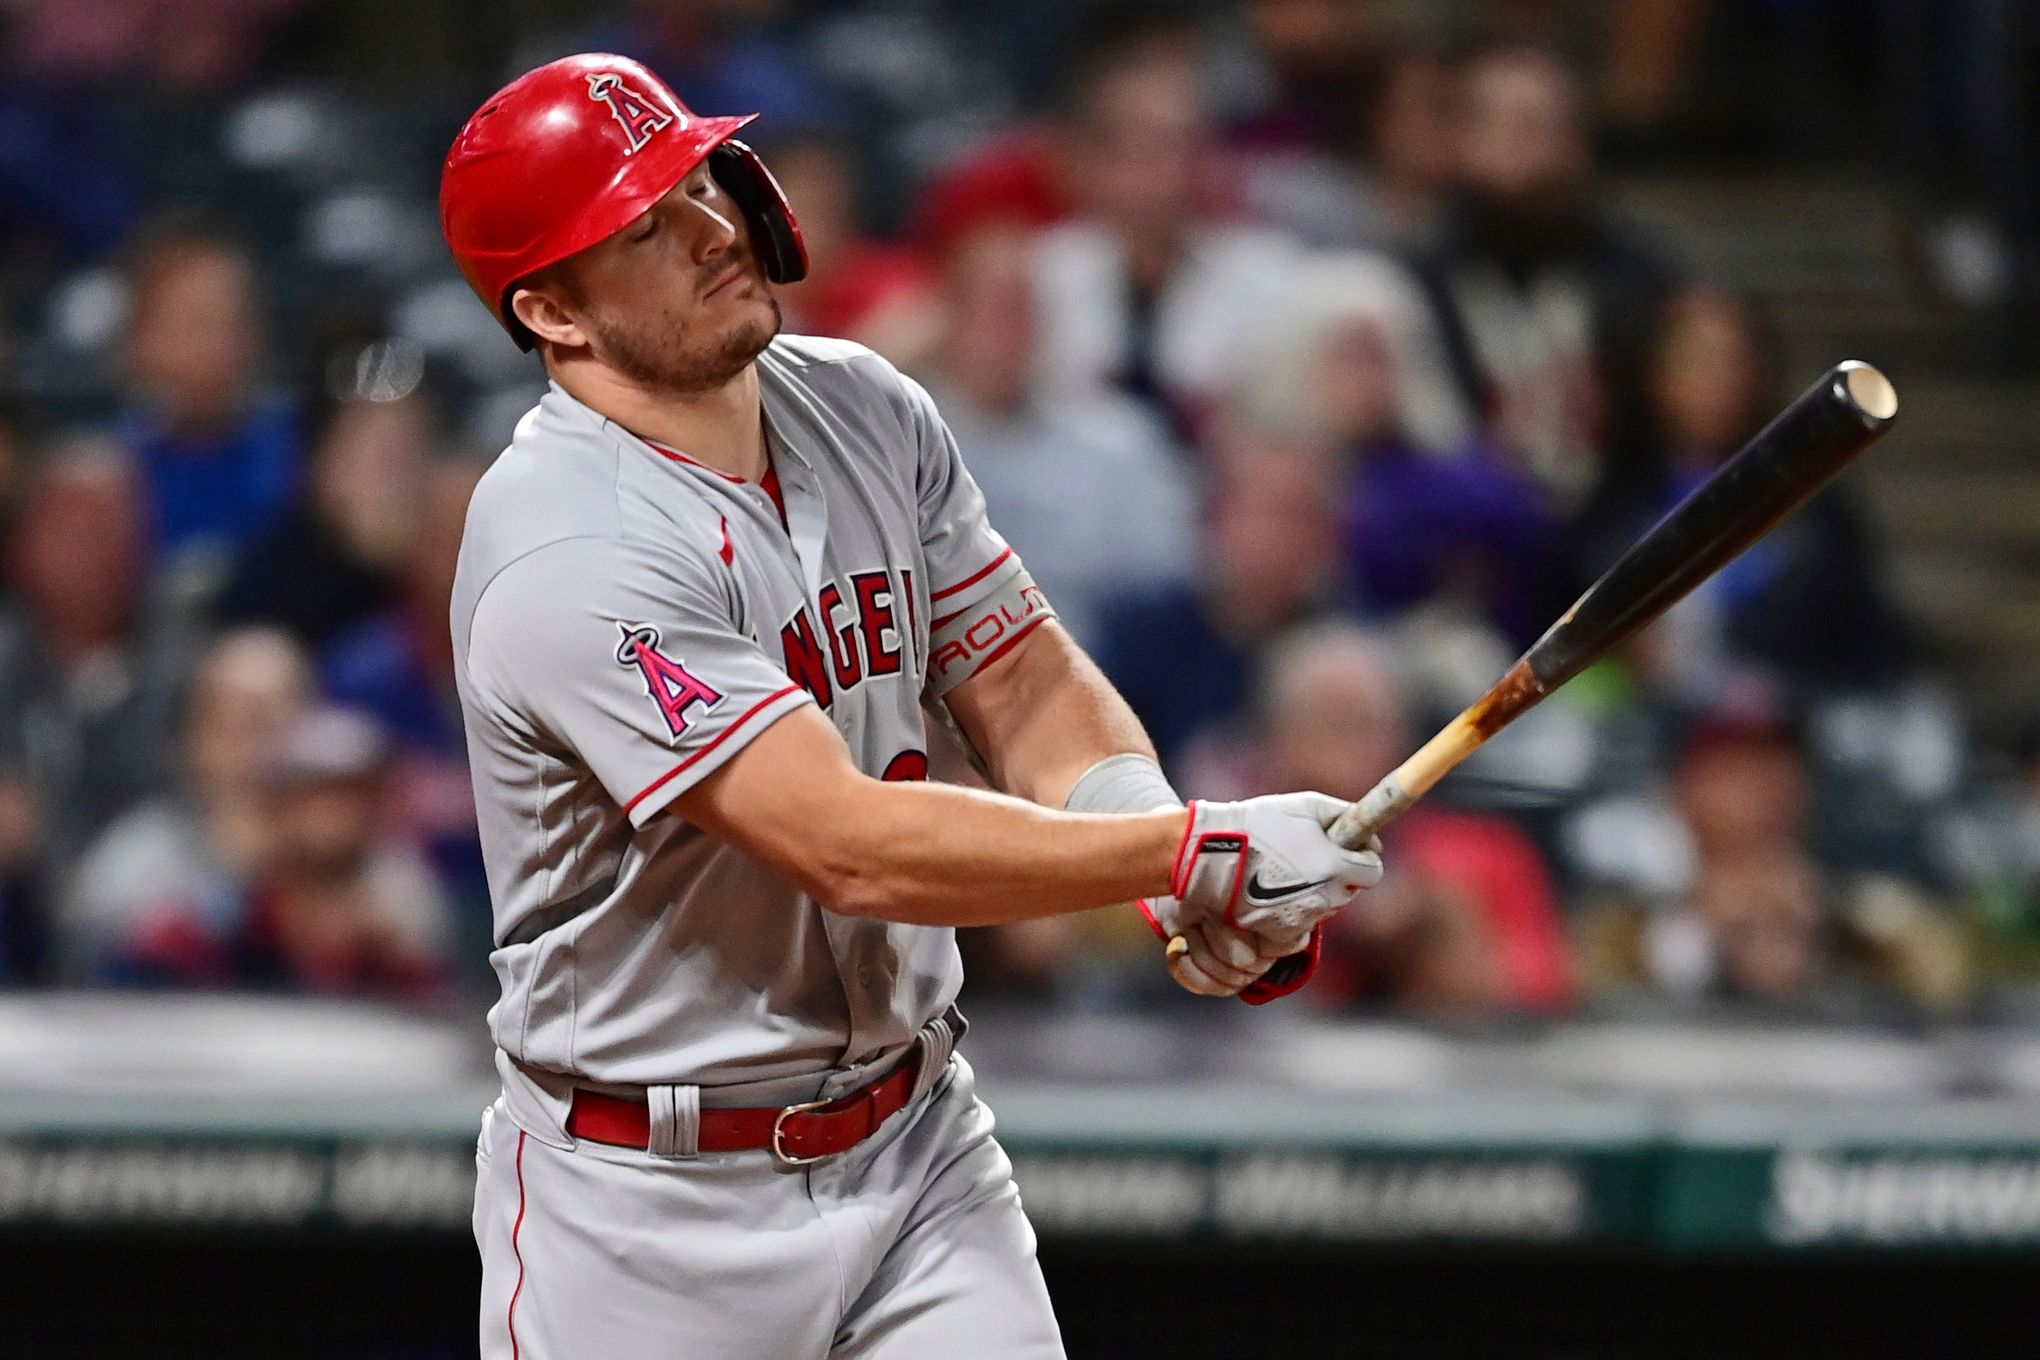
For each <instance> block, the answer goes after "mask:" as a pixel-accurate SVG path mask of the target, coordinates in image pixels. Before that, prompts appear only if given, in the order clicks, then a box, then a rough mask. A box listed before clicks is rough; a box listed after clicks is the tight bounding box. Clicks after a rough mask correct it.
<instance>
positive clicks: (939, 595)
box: [928, 548, 1013, 626]
mask: <svg viewBox="0 0 2040 1360" xmlns="http://www.w3.org/2000/svg"><path fill="white" fill-rule="evenodd" d="M1012 555H1013V550H1012V549H1011V548H1008V549H1006V551H1004V552H1002V553H1000V554H999V555H998V556H997V557H994V558H993V559H992V560H991V561H989V562H987V563H985V564H984V565H983V566H982V567H979V568H978V569H977V570H976V571H974V572H972V573H971V574H970V575H968V576H966V577H964V578H963V579H962V580H961V581H958V582H957V583H956V584H955V585H953V586H944V587H942V589H940V590H938V591H936V592H935V593H934V594H932V595H930V596H929V597H928V603H930V604H933V603H934V602H935V601H937V600H940V599H944V598H947V597H948V596H951V595H954V594H955V593H956V592H957V591H959V590H963V589H966V588H968V587H970V586H974V585H976V584H977V583H978V582H979V581H982V580H984V579H985V577H987V576H990V575H991V574H992V572H993V571H994V570H995V569H997V567H998V565H999V564H1000V563H1001V562H1004V561H1005V560H1006V559H1007V558H1009V557H1011V556H1012ZM931 626H932V625H931Z"/></svg>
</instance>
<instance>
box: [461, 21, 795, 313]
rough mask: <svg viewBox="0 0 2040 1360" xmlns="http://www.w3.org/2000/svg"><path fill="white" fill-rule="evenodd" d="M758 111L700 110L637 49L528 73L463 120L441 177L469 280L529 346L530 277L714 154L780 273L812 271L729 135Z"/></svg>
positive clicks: (772, 275) (615, 226)
mask: <svg viewBox="0 0 2040 1360" xmlns="http://www.w3.org/2000/svg"><path fill="white" fill-rule="evenodd" d="M757 116H758V115H757V114H755V113H753V114H745V115H742V116H738V117H730V118H703V117H700V116H699V115H697V114H694V113H691V112H689V111H688V108H687V106H686V105H685V104H682V103H681V102H680V100H679V98H678V97H677V96H675V95H674V93H673V91H672V90H671V89H670V88H669V87H668V86H667V84H666V82H665V81H663V80H660V79H659V78H658V77H657V76H655V75H653V74H652V73H651V72H650V71H649V70H647V69H646V68H645V67H643V66H641V65H640V64H638V63H637V62H634V61H632V60H630V59H629V58H628V57H618V56H613V55H610V54H609V53H604V52H594V53H584V54H583V55H581V56H577V57H562V58H561V59H560V60H558V61H555V62H548V63H547V64H546V65H544V66H541V67H539V68H538V69H537V70H535V71H527V72H526V73H525V74H523V75H521V76H519V77H518V78H517V79H515V80H513V81H511V82H510V83H509V84H508V85H505V86H504V87H503V88H502V89H500V90H498V91H497V92H496V93H495V94H494V95H492V96H491V97H490V98H489V100H488V102H486V103H484V104H483V105H482V107H481V108H480V109H479V110H477V111H476V112H475V115H474V116H473V117H472V118H470V119H468V120H467V125H466V126H464V127H463V128H461V130H460V135H459V136H457V137H455V138H454V139H453V148H452V150H450V151H448V152H447V153H446V166H445V169H444V170H443V171H441V173H440V178H439V224H440V226H441V228H442V229H443V230H444V231H445V232H446V244H447V245H448V246H450V247H451V248H452V250H453V258H454V260H455V261H456V262H457V263H458V264H459V265H460V272H461V273H462V274H464V275H466V277H467V281H468V284H469V286H470V287H472V288H473V289H474V290H475V292H476V293H478V294H480V295H481V299H482V301H483V302H485V303H487V304H488V306H489V309H490V310H491V311H493V312H494V313H495V314H496V318H497V319H498V320H499V321H501V322H502V323H503V326H504V328H505V329H506V330H508V331H509V332H510V334H511V336H512V337H513V338H514V339H515V340H516V341H517V343H518V344H519V345H520V346H522V347H523V348H525V349H530V348H531V346H532V343H533V342H532V335H531V332H530V331H528V330H526V329H525V328H524V326H523V325H522V324H520V323H519V322H518V320H517V318H516V316H514V315H513V314H512V313H511V311H510V290H511V288H512V287H513V286H514V285H515V284H517V283H518V282H519V281H520V280H522V279H525V278H528V277H530V276H531V275H532V274H534V273H536V272H538V271H539V270H541V269H543V268H545V267H546V266H547V265H549V264H552V263H554V262H556V261H559V260H564V259H565V258H566V257H567V256H569V255H572V254H573V253H574V252H575V251H577V250H585V249H587V248H588V247H589V246H592V245H594V244H595V243H596V242H597V241H600V240H602V239H603V238H604V237H607V236H610V235H612V234H614V233H615V232H618V231H621V230H622V229H623V228H624V227H625V226H626V225H628V224H629V223H630V222H631V221H632V220H633V219H635V218H636V217H638V216H639V215H640V214H641V213H643V212H644V211H645V210H646V209H648V208H650V207H651V206H652V205H653V204H654V203H657V202H658V201H659V200H660V199H662V198H664V197H665V196H666V195H667V194H668V193H670V192H671V191H672V189H673V187H674V186H675V185H677V184H678V183H679V182H680V181H681V180H683V179H685V178H686V177H687V175H688V173H689V172H690V171H692V170H693V169H694V167H695V166H697V165H699V164H701V163H702V161H704V160H706V161H707V162H708V163H709V173H711V174H713V175H714V176H715V178H716V182H717V183H718V184H720V185H721V186H722V188H723V191H724V192H725V193H727V194H728V195H729V196H730V198H731V199H732V200H734V201H735V203H736V205H737V206H738V207H739V208H740V209H742V211H743V214H744V216H745V218H746V220H747V221H748V222H749V223H750V227H751V244H752V247H753V248H754V249H755V250H756V251H757V253H758V260H759V263H760V264H761V265H763V266H764V269H765V277H767V278H768V279H770V280H772V281H773V282H774V283H795V282H798V281H799V280H800V279H801V278H802V277H803V276H804V275H806V273H807V247H806V246H804V245H803V244H802V243H801V239H800V226H799V224H798V223H796V222H795V221H794V219H793V212H792V210H791V209H789V208H788V207H787V205H786V196H785V195H784V194H783V193H781V192H780V189H779V185H778V183H777V182H776V181H775V180H774V179H773V178H772V175H771V172H770V171H768V170H766V168H765V164H764V162H763V161H760V160H759V159H758V156H757V153H756V152H754V151H752V150H751V148H750V147H748V146H745V145H744V144H743V143H742V142H739V141H733V140H731V137H732V134H734V133H735V132H736V130H737V129H738V128H740V127H742V126H744V124H746V123H748V122H750V121H751V120H752V119H753V118H756V117H757Z"/></svg>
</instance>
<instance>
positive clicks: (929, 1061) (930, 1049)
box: [907, 1009, 962, 1104]
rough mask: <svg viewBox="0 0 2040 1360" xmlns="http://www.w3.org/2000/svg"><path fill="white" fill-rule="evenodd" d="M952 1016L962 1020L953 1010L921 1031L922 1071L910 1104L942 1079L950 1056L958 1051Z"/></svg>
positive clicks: (916, 1080) (909, 1098) (915, 1083)
mask: <svg viewBox="0 0 2040 1360" xmlns="http://www.w3.org/2000/svg"><path fill="white" fill-rule="evenodd" d="M952 1015H955V1016H956V1017H957V1019H959V1020H960V1019H961V1018H962V1017H961V1015H958V1014H957V1012H956V1011H954V1010H953V1009H952V1010H951V1011H950V1012H948V1013H946V1014H943V1015H938V1016H936V1017H935V1018H934V1019H933V1020H930V1021H929V1022H928V1023H927V1024H926V1025H924V1026H923V1027H922V1029H921V1070H920V1072H919V1073H917V1074H916V1075H915V1077H914V1094H913V1095H911V1096H909V1097H908V1098H907V1100H908V1103H909V1104H912V1103H913V1102H914V1101H917V1100H919V1099H920V1098H921V1097H922V1096H925V1095H927V1094H928V1091H929V1089H930V1088H931V1087H933V1086H934V1085H935V1083H936V1082H937V1081H938V1080H939V1079H940V1078H941V1076H942V1070H943V1069H944V1068H946V1067H948V1066H949V1055H950V1054H951V1053H954V1052H955V1051H956V1040H957V1031H956V1027H955V1026H953V1025H952V1024H951V1023H950V1017H951V1016H952Z"/></svg>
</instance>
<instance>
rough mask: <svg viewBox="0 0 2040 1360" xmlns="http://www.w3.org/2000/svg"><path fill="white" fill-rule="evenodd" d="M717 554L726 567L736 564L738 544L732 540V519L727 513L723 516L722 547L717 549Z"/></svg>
mask: <svg viewBox="0 0 2040 1360" xmlns="http://www.w3.org/2000/svg"><path fill="white" fill-rule="evenodd" d="M716 556H717V557H720V558H721V559H722V564H723V565H724V566H726V567H728V566H734V565H736V561H737V549H736V545H735V544H733V543H731V542H730V521H729V516H727V515H725V516H723V522H722V547H720V548H718V549H717V550H716Z"/></svg>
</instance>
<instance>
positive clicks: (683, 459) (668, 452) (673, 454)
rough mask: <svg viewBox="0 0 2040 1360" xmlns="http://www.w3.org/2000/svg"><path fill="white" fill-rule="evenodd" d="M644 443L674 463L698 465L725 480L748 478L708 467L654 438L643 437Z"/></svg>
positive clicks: (732, 480) (747, 479)
mask: <svg viewBox="0 0 2040 1360" xmlns="http://www.w3.org/2000/svg"><path fill="white" fill-rule="evenodd" d="M638 438H640V439H644V436H643V435H639V436H638ZM645 443H647V444H649V445H651V447H652V448H654V449H656V450H657V451H658V452H660V453H662V454H664V455H665V456H666V457H668V458H670V459H672V460H673V461H674V462H676V463H685V464H687V466H689V467H698V468H701V469H702V470H703V471H705V472H713V473H714V474H715V475H716V476H718V477H720V478H722V479H723V480H724V481H726V482H737V483H739V484H741V483H744V482H747V481H749V480H750V479H749V478H747V477H739V476H737V474H736V473H734V472H724V471H723V470H722V469H721V468H719V467H710V466H709V465H708V464H706V463H704V462H702V461H701V460H700V459H699V458H689V457H688V456H687V455H686V454H684V453H682V452H680V450H678V449H669V448H667V447H666V446H665V445H664V444H661V443H660V442H659V441H658V440H656V439H645Z"/></svg>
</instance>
